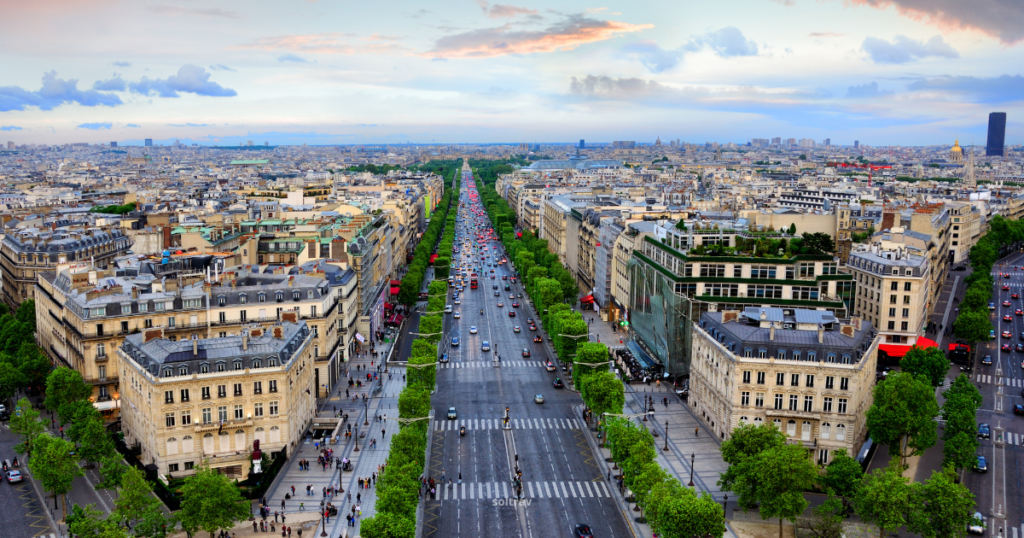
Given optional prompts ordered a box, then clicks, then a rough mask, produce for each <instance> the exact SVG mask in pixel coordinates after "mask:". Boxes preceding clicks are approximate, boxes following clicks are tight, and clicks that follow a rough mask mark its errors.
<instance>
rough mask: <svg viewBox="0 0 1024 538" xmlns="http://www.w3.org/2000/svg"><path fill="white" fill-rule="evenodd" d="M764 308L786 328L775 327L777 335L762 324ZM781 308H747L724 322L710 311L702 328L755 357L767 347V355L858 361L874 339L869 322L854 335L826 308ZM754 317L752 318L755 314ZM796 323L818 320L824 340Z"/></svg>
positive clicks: (723, 341)
mask: <svg viewBox="0 0 1024 538" xmlns="http://www.w3.org/2000/svg"><path fill="white" fill-rule="evenodd" d="M762 310H764V311H765V312H766V314H767V315H768V316H769V320H771V321H778V322H780V323H782V325H783V328H779V329H775V334H774V338H773V337H772V331H771V328H769V327H761V324H760V321H761V320H760V312H761V311H762ZM781 310H782V309H780V308H764V309H761V308H757V307H753V308H747V309H746V310H745V311H744V313H743V315H742V316H741V317H740V318H738V320H736V321H729V322H728V323H722V312H708V313H706V314H703V315H702V316H701V320H700V327H701V328H702V329H704V330H705V331H706V332H708V334H710V335H711V337H712V338H714V339H715V340H717V341H718V342H720V343H721V344H722V345H724V346H726V348H728V349H730V350H731V351H732V352H733V353H734V354H736V355H740V356H742V355H743V353H744V351H745V350H747V349H750V350H752V351H754V353H755V356H757V352H758V351H760V350H765V351H766V354H767V356H768V357H779V356H780V354H783V353H784V354H785V356H786V358H787V359H790V360H792V359H794V358H795V357H796V356H797V355H796V354H797V353H799V356H800V358H801V359H802V360H811V357H812V356H813V357H814V359H813V360H815V361H817V360H823V361H826V362H828V361H829V357H833V358H834V359H835V362H844V357H849V360H848V362H849V363H856V362H858V361H859V360H860V359H861V357H862V355H863V353H864V351H866V350H867V349H868V347H869V346H870V345H871V341H872V339H873V338H874V333H875V331H874V327H873V326H872V325H871V324H870V323H869V322H867V321H862V322H861V329H860V330H854V333H853V336H852V337H851V336H846V335H844V334H842V333H841V332H840V331H839V321H840V320H838V319H836V318H835V316H833V315H831V314H830V313H829V312H826V311H817V310H809V309H793V315H791V316H787V315H783V314H782V312H781ZM787 310H788V309H787ZM798 314H799V315H798ZM752 316H753V317H752ZM797 323H801V324H802V323H816V324H819V326H820V327H822V328H823V329H824V331H823V332H822V341H821V342H818V331H817V330H800V329H797V328H796V324H797Z"/></svg>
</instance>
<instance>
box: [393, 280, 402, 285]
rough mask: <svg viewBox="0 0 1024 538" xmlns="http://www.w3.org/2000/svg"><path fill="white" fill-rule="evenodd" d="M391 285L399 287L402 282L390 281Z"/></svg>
mask: <svg viewBox="0 0 1024 538" xmlns="http://www.w3.org/2000/svg"><path fill="white" fill-rule="evenodd" d="M391 285H392V286H401V285H402V281H401V280H392V281H391Z"/></svg>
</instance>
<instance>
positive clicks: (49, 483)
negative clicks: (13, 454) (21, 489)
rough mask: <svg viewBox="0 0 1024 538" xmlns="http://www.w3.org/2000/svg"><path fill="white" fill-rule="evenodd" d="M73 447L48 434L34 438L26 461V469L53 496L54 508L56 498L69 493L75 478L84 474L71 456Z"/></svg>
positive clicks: (69, 442)
mask: <svg viewBox="0 0 1024 538" xmlns="http://www.w3.org/2000/svg"><path fill="white" fill-rule="evenodd" d="M74 451H75V445H74V443H72V442H71V441H66V440H64V439H60V438H58V437H54V436H52V435H50V434H43V435H40V436H39V437H37V438H36V441H35V447H34V448H33V449H32V457H31V458H29V460H28V468H29V470H30V471H32V476H34V477H35V478H36V479H37V480H39V483H40V484H42V486H43V489H44V490H46V491H49V492H51V493H53V494H54V495H55V497H54V499H53V502H54V508H56V504H57V497H56V496H60V495H64V494H65V493H67V492H69V491H71V484H72V482H74V480H75V478H78V477H79V476H82V475H83V474H85V472H84V471H83V470H82V468H81V467H80V466H79V465H78V458H76V457H75V456H74V455H72V454H73V453H74Z"/></svg>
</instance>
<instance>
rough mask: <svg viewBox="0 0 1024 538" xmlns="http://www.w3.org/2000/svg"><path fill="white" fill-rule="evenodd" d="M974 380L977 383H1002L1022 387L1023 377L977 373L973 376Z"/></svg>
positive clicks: (1023, 386) (1023, 383)
mask: <svg viewBox="0 0 1024 538" xmlns="http://www.w3.org/2000/svg"><path fill="white" fill-rule="evenodd" d="M974 381H975V382H977V383H985V384H988V385H1002V386H1004V387H1018V388H1024V379H1017V378H1016V377H1002V376H994V375H988V374H978V375H975V376H974Z"/></svg>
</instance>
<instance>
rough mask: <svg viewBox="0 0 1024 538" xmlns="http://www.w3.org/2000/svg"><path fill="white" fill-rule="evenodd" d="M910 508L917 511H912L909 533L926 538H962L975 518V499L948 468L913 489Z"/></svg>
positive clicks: (937, 472) (954, 472)
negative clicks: (955, 537) (913, 506)
mask: <svg viewBox="0 0 1024 538" xmlns="http://www.w3.org/2000/svg"><path fill="white" fill-rule="evenodd" d="M911 504H913V505H915V506H917V507H918V508H917V509H916V510H912V511H911V516H912V517H911V518H910V521H909V522H908V525H907V528H909V529H910V532H913V533H915V534H917V535H919V536H922V537H923V538H946V537H950V536H960V537H962V536H963V535H964V534H965V532H966V529H967V525H968V523H970V521H971V517H972V516H973V512H974V495H973V494H972V493H971V492H970V490H968V489H967V486H965V485H964V484H962V483H957V476H956V471H954V470H953V469H951V468H949V467H946V468H944V469H942V470H939V471H935V472H933V473H932V476H931V478H929V479H928V480H926V481H925V483H924V484H915V485H914V486H913V487H912V488H911Z"/></svg>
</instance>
